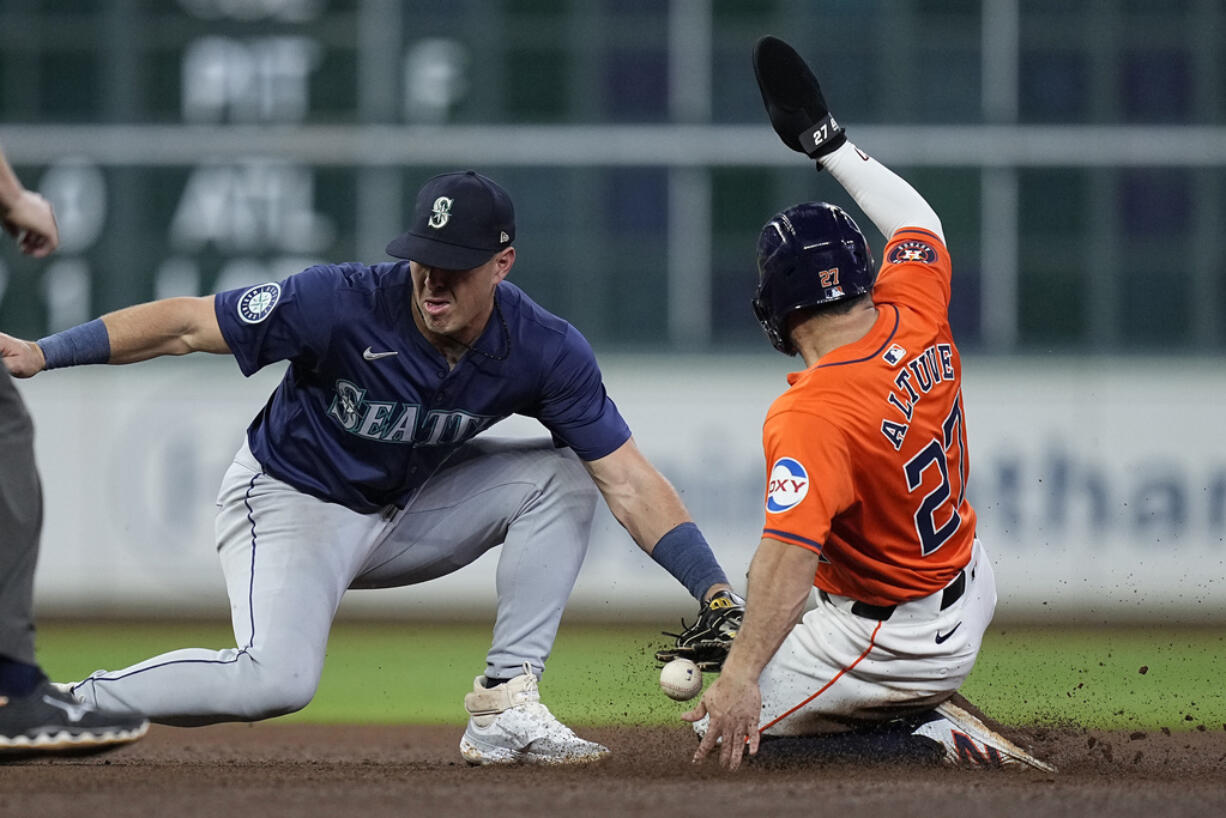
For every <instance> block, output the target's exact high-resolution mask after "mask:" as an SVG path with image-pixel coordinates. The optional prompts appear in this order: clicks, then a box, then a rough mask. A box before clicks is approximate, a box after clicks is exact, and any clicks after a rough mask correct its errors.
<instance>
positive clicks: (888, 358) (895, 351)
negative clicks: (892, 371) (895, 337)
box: [881, 344, 907, 366]
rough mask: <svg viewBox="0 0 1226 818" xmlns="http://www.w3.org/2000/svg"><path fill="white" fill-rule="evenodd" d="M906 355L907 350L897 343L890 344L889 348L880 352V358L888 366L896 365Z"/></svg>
mask: <svg viewBox="0 0 1226 818" xmlns="http://www.w3.org/2000/svg"><path fill="white" fill-rule="evenodd" d="M906 356H907V350H905V349H903V348H902V347H900V346H899V345H898V344H891V345H890V348H889V349H887V350H886V351H885V352H883V353H881V359H882V360H883V361H885V362H886V363H887V364H889V365H890V366H898V365H899V364H900V363H901V362H902V359H903V358H905V357H906Z"/></svg>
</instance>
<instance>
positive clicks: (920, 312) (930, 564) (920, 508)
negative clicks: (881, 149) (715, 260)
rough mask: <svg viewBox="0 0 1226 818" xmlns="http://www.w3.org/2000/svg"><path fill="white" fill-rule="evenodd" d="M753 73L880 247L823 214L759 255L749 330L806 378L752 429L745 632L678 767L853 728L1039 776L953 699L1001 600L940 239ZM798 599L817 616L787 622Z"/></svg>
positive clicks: (786, 214)
mask: <svg viewBox="0 0 1226 818" xmlns="http://www.w3.org/2000/svg"><path fill="white" fill-rule="evenodd" d="M754 67H755V72H756V74H757V78H758V84H759V87H760V88H761V90H762V96H763V100H764V102H765V103H766V107H767V111H768V113H769V114H770V118H771V123H772V125H773V126H774V128H775V130H776V131H777V132H778V133H779V135H780V136H781V137H782V138H783V140H784V142H785V144H787V145H788V146H789V147H792V148H793V149H795V150H798V151H801V152H804V153H806V154H808V155H809V156H811V157H813V158H815V159H817V162H818V169H819V170H821V169H823V168H824V169H826V170H827V171H829V172H830V174H831V175H832V176H833V177H834V178H835V179H836V180H837V181H838V182H839V183H840V184H841V185H842V186H843V187H844V188H845V189H846V190H847V192H848V193H849V194H850V195H851V196H852V198H853V199H854V200H855V201H856V203H857V204H858V205H859V206H860V207H861V209H862V210H863V211H864V212H865V214H866V215H868V217H869V218H870V219H871V220H872V221H873V223H874V224H875V225H876V226H877V227H878V228H879V229H880V230H881V232H882V233H883V234H884V235H885V236H886V238H887V243H886V248H885V260H884V263H883V264H882V266H881V270H880V272H879V273H878V272H877V271H876V270H875V265H874V262H873V257H872V253H871V251H870V250H869V247H868V243H867V242H866V240H865V238H864V235H863V234H862V233H861V232H860V229H859V228H858V226H857V225H856V223H855V222H854V221H853V220H852V218H851V217H850V216H848V215H847V214H846V213H845V212H843V211H842V210H841V209H839V208H838V207H835V206H834V205H830V204H825V203H820V202H811V203H805V204H800V205H796V206H795V207H791V208H789V209H787V210H785V211H783V212H782V213H779V214H778V215H776V216H775V217H774V218H773V219H771V220H770V221H769V222H768V223H767V224H766V226H765V227H764V228H763V230H762V233H761V235H760V237H759V240H758V273H759V278H758V287H757V293H756V297H755V299H754V302H753V307H754V311H755V313H756V314H757V317H758V319H759V321H760V322H761V323H762V326H763V328H764V329H765V331H766V334H767V336H768V337H769V338H770V339H771V341H772V343H773V344H774V346H775V347H776V348H778V349H779V350H780V351H782V352H785V353H787V354H793V355H794V354H797V353H799V354H800V355H801V357H802V358H803V359H804V362H805V367H806V368H805V370H804V371H803V372H798V373H794V374H792V375H790V376H789V377H788V382H789V384H790V388H789V389H788V390H787V391H786V392H785V393H784V394H783V395H782V396H780V397H779V398H778V399H777V400H776V401H775V402H774V404H773V405H772V406H771V408H770V411H769V413H768V414H767V418H766V422H765V425H764V428H763V435H762V437H763V448H764V450H765V455H766V464H767V469H768V484H767V487H766V493H765V506H766V509H765V517H766V523H765V526H764V528H763V532H762V541H761V543H760V545H759V547H758V551H757V553H756V555H755V556H754V559H753V563H752V564H751V566H750V571H749V586H748V594H747V605H746V612H745V619H744V623H743V626H742V628H741V631H740V633H739V635H738V636H737V639H736V641H735V642H734V643H733V646H732V650H731V651H730V652H729V654H728V657H727V661H726V662H725V664H724V667H723V672H722V675H721V676H720V678H719V679H718V680H717V681H716V682H715V683H714V684H713V685H711V687H710V688H709V689H708V690H707V692H706V695H704V697H703V699H702V701H701V703H700V704H699V705H698V706H697V707H696V708H694V709H693V710H692V711H690V712H689V713H686V714H685V716H684V718H686V719H687V720H689V721H692V722H695V723H696V725H695V726H696V729H697V730H698V731H699V733H700V734H702V735H703V739H702V742H701V744H700V745H699V748H698V750H697V752H696V754H695V760H696V761H698V760H701V759H703V758H704V757H705V756H706V755H707V754H708V753H710V752H711V751H712V750H713V749H714V748H715V747H716V746H720V758H721V761H722V762H723V763H724V764H725V765H726V766H728V767H729V768H732V769H735V768H736V767H737V766H738V765H739V763H740V761H741V758H742V755H743V753H744V751H745V749H746V747H748V751H749V753H750V754H756V753H757V752H758V749H759V746H760V741H761V737H762V736H766V737H813V736H821V735H823V734H829V733H831V732H839V731H842V732H844V733H846V732H847V731H848V730H849V729H850V730H852V731H858V732H860V733H862V734H863V735H865V736H866V737H867V736H871V737H874V738H881V737H884V736H889V735H893V736H895V737H898V738H900V739H901V740H902V742H903V745H904V746H906V747H907V748H909V749H910V750H911V751H914V752H916V753H920V754H927V755H929V756H931V757H932V758H933V759H934V760H935V759H938V758H939V759H942V760H944V761H945V762H947V763H950V764H954V765H963V766H999V765H1002V764H1013V765H1020V766H1029V767H1033V768H1038V769H1042V770H1047V771H1050V770H1051V769H1052V768H1051V767H1050V766H1049V765H1047V764H1045V763H1044V762H1042V761H1039V760H1038V759H1036V758H1034V757H1033V756H1032V755H1030V754H1029V753H1028V752H1027V751H1026V750H1024V749H1022V748H1021V747H1020V746H1018V745H1017V744H1015V743H1014V742H1011V741H1010V740H1008V739H1007V738H1005V737H1004V736H1002V735H1001V734H1000V732H999V731H998V730H996V729H993V728H991V727H989V726H988V725H987V724H986V723H985V722H984V721H983V720H982V718H980V717H979V716H977V715H976V713H975V711H974V709H973V708H971V707H970V705H969V704H968V703H966V702H965V700H964V699H961V697H957V698H955V697H954V694H955V693H956V691H957V690H958V688H959V687H960V686H961V684H962V682H963V681H964V680H965V679H966V678H967V676H968V675H969V674H970V672H971V668H972V667H973V666H974V663H975V659H976V656H977V655H978V653H979V647H980V644H981V640H982V637H983V633H984V631H985V629H986V628H987V626H988V623H989V622H990V621H991V619H992V613H993V610H994V608H995V605H996V587H995V580H994V577H993V573H992V565H991V562H990V561H989V559H988V555H987V553H986V550H985V549H984V546H983V545H982V544H981V543H980V542H979V540H978V539H977V538H976V536H975V510H974V509H973V508H972V507H971V505H970V503H969V502H967V499H966V480H967V472H968V451H967V434H966V423H965V411H964V408H965V407H964V404H963V400H962V389H961V383H962V365H961V360H960V357H959V355H958V349H957V347H956V346H955V344H954V340H953V336H952V334H951V332H950V327H949V321H948V316H947V312H948V306H949V297H950V278H951V263H950V257H949V250H948V249H947V248H946V246H945V238H944V234H943V232H942V228H941V222H940V219H939V218H937V215H936V213H935V212H933V210H932V208H931V207H930V206H929V205H928V203H927V202H926V201H925V200H924V199H923V198H922V197H921V196H920V195H919V193H917V192H916V191H915V190H914V189H913V188H912V187H911V186H910V185H909V184H908V183H907V182H905V181H904V180H902V179H901V178H899V177H898V176H896V175H895V174H894V173H893V172H891V171H890V170H888V169H887V168H885V167H884V166H883V165H881V164H880V163H878V162H877V161H876V160H874V159H872V158H871V157H869V156H868V155H867V154H865V153H863V152H862V151H860V150H859V149H858V148H856V147H855V146H854V145H852V144H851V143H850V142H849V141H847V137H846V135H845V134H844V132H843V129H842V128H841V127H840V126H839V125H838V123H837V122H836V121H835V120H834V118H833V117H831V116H830V114H829V111H828V109H827V107H826V103H825V100H824V98H823V96H822V93H821V89H820V86H819V85H818V83H817V80H816V78H815V77H814V76H813V74H812V73H811V72H810V71H809V68H808V66H807V65H806V64H805V63H804V61H803V60H802V59H801V58H800V56H799V55H797V54H796V52H795V51H794V50H792V48H791V47H790V46H788V45H787V44H786V43H784V42H782V41H781V40H778V39H775V38H773V37H766V38H763V39H762V40H761V41H759V43H758V45H757V48H756V49H755V51H754ZM813 586H816V588H817V592H818V593H817V597H818V601H817V607H816V608H815V609H813V610H811V611H809V612H807V613H805V614H804V615H803V617H801V612H802V610H803V609H804V607H805V605H806V603H807V602H808V599H809V594H810V589H811V588H812V587H813ZM811 743H812V742H811ZM814 746H815V747H816V746H818V745H814ZM866 746H872V745H871V744H870V745H866Z"/></svg>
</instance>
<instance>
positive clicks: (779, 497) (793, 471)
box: [766, 457, 809, 514]
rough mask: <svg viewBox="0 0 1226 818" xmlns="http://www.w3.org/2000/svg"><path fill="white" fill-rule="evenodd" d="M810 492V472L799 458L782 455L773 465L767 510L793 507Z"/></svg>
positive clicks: (776, 511) (767, 492)
mask: <svg viewBox="0 0 1226 818" xmlns="http://www.w3.org/2000/svg"><path fill="white" fill-rule="evenodd" d="M808 493H809V473H808V472H807V471H805V467H804V466H802V465H801V464H800V461H799V460H796V459H795V458H792V457H781V458H779V459H778V460H776V461H775V465H774V466H772V467H771V473H770V482H769V484H768V487H767V490H766V510H767V511H769V512H771V513H772V514H778V513H779V512H781V511H787V510H788V509H789V508H793V507H795V506H796V504H797V503H799V502H800V501H801V500H803V499H805V495H807V494H808Z"/></svg>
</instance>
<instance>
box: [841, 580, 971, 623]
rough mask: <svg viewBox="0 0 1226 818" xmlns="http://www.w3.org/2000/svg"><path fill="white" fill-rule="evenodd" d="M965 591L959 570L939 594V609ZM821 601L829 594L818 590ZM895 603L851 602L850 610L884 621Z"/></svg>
mask: <svg viewBox="0 0 1226 818" xmlns="http://www.w3.org/2000/svg"><path fill="white" fill-rule="evenodd" d="M965 592H966V572H965V571H959V572H958V576H956V577H955V578H954V581H953V582H951V583H949V584H948V585H946V586H945V591H944V592H943V593H942V594H941V610H942V611H943V610H945V609H946V608H948V607H949V606H950V605H953V604H954V603H955V602H957V601H958V600H959V599H961V598H962V594H963V593H965ZM818 595H819V596H821V598H822V601H823V602H829V601H830V596H829V594H827V593H826V592H825V591H818ZM897 607H898V606H897V605H869V604H868V603H867V602H853V603H852V606H851V612H852V613H853V614H855V615H856V616H858V617H860V618H862V619H875V620H877V621H878V622H884V621H886V620H887V619H889V618H890V617H891V616H893V615H894V609H895V608H897Z"/></svg>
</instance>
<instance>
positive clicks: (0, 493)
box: [0, 150, 149, 761]
mask: <svg viewBox="0 0 1226 818" xmlns="http://www.w3.org/2000/svg"><path fill="white" fill-rule="evenodd" d="M0 223H3V225H4V229H5V230H6V231H8V232H9V233H11V234H12V235H13V236H14V237H16V238H17V245H18V247H19V248H20V249H21V251H22V252H23V253H26V254H27V255H30V256H33V257H35V258H44V257H46V256H48V255H50V254H51V253H52V252H54V251H55V248H56V246H57V245H58V244H59V228H58V227H57V226H56V223H55V212H54V211H53V209H52V207H51V203H50V202H48V201H47V200H46V199H44V198H43V197H42V196H39V195H38V194H37V193H34V192H32V191H29V190H26V189H25V187H24V186H23V185H22V184H21V181H20V180H19V179H18V178H17V175H16V174H15V173H14V172H13V169H12V168H11V167H9V164H8V160H7V159H6V158H5V156H4V152H3V151H2V150H0ZM42 521H43V503H42V487H41V485H40V484H39V479H38V468H37V466H36V465H35V463H34V424H33V422H32V421H31V419H30V415H29V413H28V412H27V411H26V407H25V403H24V402H23V401H22V399H21V394H20V393H19V392H18V391H17V388H16V386H15V385H14V384H13V380H12V378H10V377H9V373H8V370H0V761H4V760H6V759H10V758H14V757H18V756H25V755H29V754H46V753H50V754H54V753H61V752H70V753H74V754H75V753H80V752H82V751H93V750H106V749H109V748H112V747H118V746H120V745H123V744H127V743H129V742H132V741H135V740H136V739H138V738H140V737H141V736H142V735H144V734H145V732H146V731H147V730H148V729H149V722H148V721H146V720H145V719H144V718H142V717H140V716H136V715H133V714H123V713H101V712H98V711H96V710H93V709H92V708H88V707H85V706H84V705H81V704H79V703H78V702H75V701H73V699H72V697H71V696H69V695H67V694H65V693H64V692H63V691H61V690H58V689H56V688H55V687H54V686H53V685H52V684H51V682H50V681H49V680H48V679H47V677H46V675H45V674H44V673H43V672H42V669H41V668H39V666H38V663H37V661H35V656H34V616H33V610H32V609H33V605H34V569H35V567H36V565H37V563H38V546H39V538H40V536H41V533H42Z"/></svg>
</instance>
